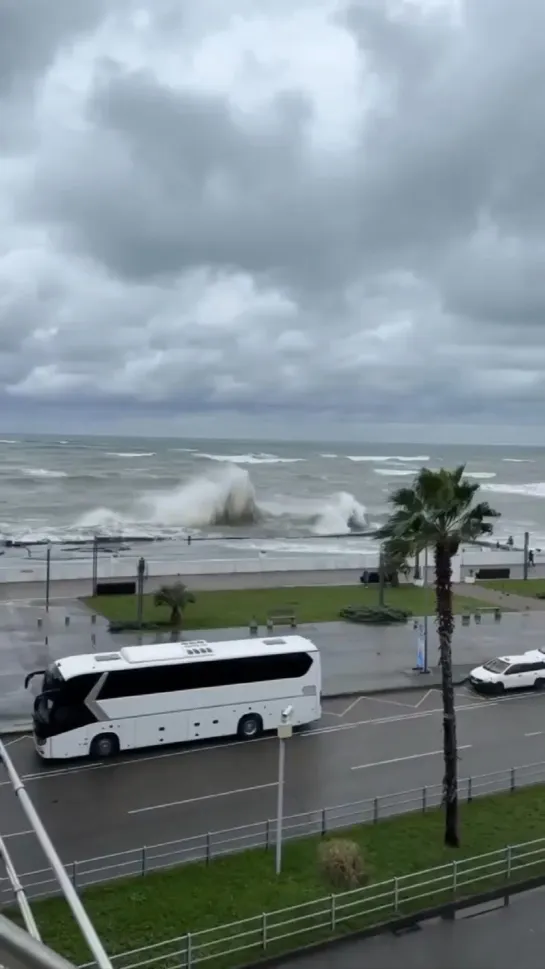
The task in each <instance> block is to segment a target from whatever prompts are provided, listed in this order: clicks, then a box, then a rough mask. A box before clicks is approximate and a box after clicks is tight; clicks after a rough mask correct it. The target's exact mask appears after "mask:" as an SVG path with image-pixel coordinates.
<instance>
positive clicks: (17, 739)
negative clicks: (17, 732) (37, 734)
mask: <svg viewBox="0 0 545 969" xmlns="http://www.w3.org/2000/svg"><path fill="white" fill-rule="evenodd" d="M31 736H32V734H29V733H25V734H23V736H22V737H15V738H14V739H13V740H5V741H4V747H13V745H14V744H19V743H20V742H21V740H30V738H31Z"/></svg>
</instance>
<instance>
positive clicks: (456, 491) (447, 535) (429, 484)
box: [377, 465, 499, 847]
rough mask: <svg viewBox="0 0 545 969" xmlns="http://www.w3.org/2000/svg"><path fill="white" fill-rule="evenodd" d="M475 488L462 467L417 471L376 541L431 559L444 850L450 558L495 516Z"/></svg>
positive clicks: (453, 807)
mask: <svg viewBox="0 0 545 969" xmlns="http://www.w3.org/2000/svg"><path fill="white" fill-rule="evenodd" d="M478 490H479V485H478V484H471V483H470V482H468V481H467V480H465V479H464V465H461V466H460V467H458V468H455V469H454V470H451V471H449V470H447V469H445V468H441V469H440V470H439V471H430V470H429V469H428V468H422V469H421V471H420V472H419V474H418V475H417V477H416V479H415V481H414V483H413V486H412V487H411V488H400V489H399V490H398V491H395V492H394V493H393V494H392V495H391V496H390V504H391V506H392V509H393V511H392V514H391V516H390V519H389V521H388V522H386V524H385V525H384V526H383V528H381V529H380V530H379V532H378V535H377V537H378V538H380V539H382V540H386V542H387V543H390V542H391V543H393V547H395V548H396V549H397V551H398V552H399V553H403V554H404V555H405V558H407V556H409V555H412V556H417V555H418V554H419V553H420V552H422V551H423V550H424V549H426V548H431V549H433V553H434V558H435V612H436V622H437V632H438V634H439V650H440V663H441V686H442V699H443V754H444V761H445V771H444V779H443V799H444V804H445V844H447V845H451V846H453V847H457V846H458V845H459V843H460V839H459V832H458V753H457V745H456V714H455V710H454V688H453V684H452V634H453V631H454V617H453V612H452V558H453V556H454V555H456V553H457V552H458V549H459V547H460V545H461V544H463V543H468V542H474V541H476V540H477V539H479V538H481V537H482V536H483V535H489V534H490V533H491V532H492V529H493V525H492V523H491V521H490V519H494V518H497V517H498V514H499V513H498V512H497V511H494V509H493V508H491V507H490V505H489V504H488V503H487V502H480V503H477V504H476V503H474V499H475V497H476V495H477V492H478Z"/></svg>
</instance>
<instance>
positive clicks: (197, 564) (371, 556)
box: [0, 548, 545, 588]
mask: <svg viewBox="0 0 545 969" xmlns="http://www.w3.org/2000/svg"><path fill="white" fill-rule="evenodd" d="M241 550H242V549H241ZM139 557H140V556H139V555H134V556H132V555H127V556H125V555H108V554H100V555H99V557H98V568H97V578H98V579H99V580H104V579H126V578H129V577H130V578H132V577H134V576H136V572H137V564H138V559H139ZM1 561H2V564H1V565H0V583H19V582H38V583H41V582H43V583H44V584H45V581H46V563H45V561H32V560H28V559H21V560H18V559H15V558H13V559H11V560H10V559H9V558H8V557H7V556H6V557H5V558H4V559H2V560H1ZM409 564H410V565H411V566H412V567H414V562H411V563H409ZM422 565H423V562H422V556H421V561H420V566H421V567H422ZM458 566H459V567H458ZM483 566H495V567H497V568H509V569H510V570H511V577H512V578H520V577H522V568H523V562H522V553H521V552H520V549H519V550H514V551H512V552H509V551H506V550H505V549H495V548H469V549H464V550H463V551H462V553H461V556H460V558H459V562H458V563H457V567H456V568H453V580H454V581H455V582H456V581H460V580H461V579H464V577H465V576H467V575H468V574H469V572H470V571H471V570H475V571H476V570H477V569H478V568H480V567H483ZM377 568H378V549H377V551H376V552H373V551H357V550H354V549H353V548H351V549H350V550H347V551H346V552H345V553H344V554H339V553H331V554H320V555H312V554H310V553H308V554H305V553H302V552H294V553H293V554H291V555H290V554H289V553H286V552H284V551H282V552H278V553H276V552H273V551H272V552H258V551H255V550H249V549H248V550H247V552H246V554H245V555H240V556H237V557H236V558H232V557H230V556H229V554H228V553H227V552H226V554H225V555H224V556H222V557H216V558H199V557H198V549H196V557H195V558H194V559H190V558H186V557H185V556H184V557H180V558H177V557H175V556H174V555H171V556H170V557H168V558H167V557H160V556H158V557H155V556H154V557H153V558H146V575H147V577H149V578H153V577H155V576H163V575H172V576H173V578H174V577H175V576H178V575H179V576H180V578H182V579H183V578H185V577H187V576H191V575H222V574H232V573H241V574H244V573H249V572H252V573H260V572H307V571H308V572H313V571H323V572H329V571H339V570H340V571H345V570H347V569H361V571H363V570H364V569H368V570H376V569H377ZM92 571H93V567H92V560H91V557H90V556H89V558H75V559H60V558H56V557H55V548H53V551H52V556H51V575H50V578H51V582H52V583H54V582H57V581H63V580H71V579H77V580H86V579H88V580H89V588H91V581H92ZM530 575H531V576H543V575H545V553H537V552H536V553H535V567H534V568H532V570H531V572H530ZM427 579H428V582H431V581H433V556H432V555H431V554H430V561H429V569H428V576H427Z"/></svg>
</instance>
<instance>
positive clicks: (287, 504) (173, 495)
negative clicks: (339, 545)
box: [75, 464, 367, 536]
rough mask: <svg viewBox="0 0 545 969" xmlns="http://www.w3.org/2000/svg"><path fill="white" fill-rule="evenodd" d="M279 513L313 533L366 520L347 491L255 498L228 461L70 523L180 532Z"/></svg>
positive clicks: (345, 529)
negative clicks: (119, 506) (122, 507)
mask: <svg viewBox="0 0 545 969" xmlns="http://www.w3.org/2000/svg"><path fill="white" fill-rule="evenodd" d="M275 518H276V519H280V518H285V519H286V521H292V522H293V521H294V520H296V521H298V522H299V523H301V524H303V523H304V524H306V525H307V527H308V530H309V531H312V532H313V533H314V534H316V535H324V536H325V535H329V534H334V535H335V534H339V535H348V534H350V532H352V531H360V530H361V529H364V528H365V527H366V525H367V516H366V511H365V508H364V506H363V505H362V504H361V503H360V502H359V501H358V500H357V499H356V498H355V497H354V495H351V494H348V493H347V492H336V493H335V494H332V495H330V496H325V497H323V498H290V497H288V496H287V497H283V496H278V497H277V499H275V500H269V501H262V502H260V501H259V499H258V497H257V495H256V491H255V488H254V485H253V482H252V480H251V478H250V475H249V473H248V471H246V470H245V469H244V468H239V467H237V466H236V465H233V464H229V465H227V466H224V467H222V468H218V469H217V470H216V471H215V472H214V471H211V472H210V473H209V474H204V475H199V476H198V477H196V478H193V479H192V480H190V481H187V482H185V483H183V484H181V485H179V486H178V487H176V488H174V489H171V490H169V491H165V492H150V493H147V494H144V495H140V496H137V497H136V498H135V499H134V500H133V501H132V503H131V507H128V508H127V510H124V511H123V512H120V511H114V510H112V509H110V508H102V507H101V508H96V509H93V510H91V511H89V512H87V513H85V514H84V515H82V516H81V517H80V518H79V519H78V521H77V522H76V525H75V528H76V531H77V532H78V534H80V533H81V532H82V531H83V533H84V534H89V533H92V532H97V533H98V534H101V535H114V534H118V535H126V534H131V535H157V534H161V535H165V534H168V535H178V536H180V535H184V534H187V533H189V532H190V531H192V530H196V529H197V530H200V529H206V528H209V527H211V526H221V525H224V526H237V525H238V526H240V525H252V524H255V523H257V522H259V521H263V520H265V521H266V520H270V519H275Z"/></svg>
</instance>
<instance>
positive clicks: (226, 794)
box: [127, 781, 278, 814]
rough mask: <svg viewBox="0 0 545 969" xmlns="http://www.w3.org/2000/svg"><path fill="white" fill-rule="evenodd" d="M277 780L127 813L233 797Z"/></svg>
mask: <svg viewBox="0 0 545 969" xmlns="http://www.w3.org/2000/svg"><path fill="white" fill-rule="evenodd" d="M277 786H278V784H277V781H271V783H270V784H256V785H255V787H239V788H238V789H237V790H235V791H218V792H217V793H216V794H203V795H202V797H188V798H187V799H186V800H185V801H169V802H168V803H167V804H151V805H150V806H149V807H143V808H133V809H132V811H127V814H144V813H145V812H146V811H160V810H161V809H162V808H169V807H180V806H181V805H183V804H197V802H198V801H211V800H213V799H215V798H216V797H233V795H235V794H249V793H250V792H251V791H264V790H265V789H267V788H269V787H277Z"/></svg>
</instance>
